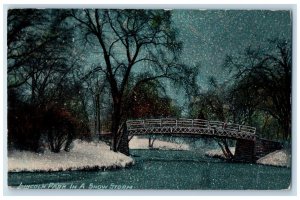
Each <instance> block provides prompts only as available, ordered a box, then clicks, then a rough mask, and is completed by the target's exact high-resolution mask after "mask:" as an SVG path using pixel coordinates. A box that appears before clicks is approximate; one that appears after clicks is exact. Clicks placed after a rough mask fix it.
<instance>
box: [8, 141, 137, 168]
mask: <svg viewBox="0 0 300 200" xmlns="http://www.w3.org/2000/svg"><path fill="white" fill-rule="evenodd" d="M133 162H134V161H133V159H132V158H130V157H128V156H125V155H124V154H121V153H116V152H113V151H111V150H110V148H109V146H108V145H106V144H105V143H103V142H99V143H95V142H91V143H88V142H84V141H80V140H76V141H74V148H73V149H71V150H70V152H65V151H62V152H61V153H53V152H50V151H46V152H45V153H43V154H37V153H33V152H28V151H12V152H9V154H8V171H9V172H20V171H65V170H82V169H107V168H118V167H126V166H128V165H131V164H133Z"/></svg>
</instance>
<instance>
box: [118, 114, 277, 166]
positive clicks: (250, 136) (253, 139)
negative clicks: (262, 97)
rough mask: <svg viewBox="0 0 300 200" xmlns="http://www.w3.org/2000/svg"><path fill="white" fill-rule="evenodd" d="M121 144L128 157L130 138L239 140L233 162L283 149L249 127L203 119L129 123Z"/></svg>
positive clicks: (247, 160) (124, 130) (254, 158)
mask: <svg viewBox="0 0 300 200" xmlns="http://www.w3.org/2000/svg"><path fill="white" fill-rule="evenodd" d="M124 125H126V126H125V128H123V134H122V136H121V140H120V143H119V144H120V145H119V146H120V150H121V152H122V153H124V154H127V155H128V154H129V145H128V143H129V140H130V139H129V138H131V137H132V136H134V135H144V136H146V135H169V136H180V137H187V136H188V137H217V138H229V139H233V140H236V148H235V153H234V160H236V161H243V162H254V161H255V160H256V159H257V149H259V155H261V154H266V153H269V152H271V151H274V150H277V149H280V144H278V142H274V141H266V140H262V139H260V138H258V137H257V135H256V128H255V127H251V126H246V125H240V124H233V123H226V122H220V121H209V120H203V119H173V118H164V119H143V120H141V119H138V120H127V121H126V123H125V124H124Z"/></svg>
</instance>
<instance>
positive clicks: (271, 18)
mask: <svg viewBox="0 0 300 200" xmlns="http://www.w3.org/2000/svg"><path fill="white" fill-rule="evenodd" d="M172 12H173V15H172V17H173V21H174V24H175V26H176V27H177V28H178V30H179V31H180V34H179V39H180V40H181V41H182V42H183V46H184V49H183V53H182V54H181V58H182V60H183V62H184V63H186V64H190V65H193V64H195V63H199V64H200V66H201V70H200V75H199V85H200V86H201V87H202V88H204V89H205V88H207V86H208V85H207V79H208V77H209V76H212V75H213V76H215V77H216V78H217V80H218V81H219V82H223V81H224V80H226V79H227V78H228V77H229V76H228V75H229V74H228V72H225V71H224V70H223V69H222V64H223V63H224V58H225V56H226V55H227V54H228V55H236V54H239V53H241V52H242V51H243V50H244V49H245V48H246V47H248V46H249V45H251V46H253V47H258V46H263V45H264V43H266V42H267V40H268V39H274V38H286V39H291V34H292V21H291V18H292V17H291V12H290V11H267V10H173V11H172ZM172 93H173V94H174V95H175V94H176V95H175V96H177V97H178V93H177V92H176V91H174V92H171V96H173V94H172ZM176 100H177V101H178V102H179V103H180V104H182V103H183V99H182V98H177V99H176Z"/></svg>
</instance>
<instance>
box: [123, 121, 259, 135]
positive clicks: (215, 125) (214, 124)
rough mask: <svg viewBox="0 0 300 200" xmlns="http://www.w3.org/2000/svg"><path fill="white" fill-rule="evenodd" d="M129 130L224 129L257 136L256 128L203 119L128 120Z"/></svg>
mask: <svg viewBox="0 0 300 200" xmlns="http://www.w3.org/2000/svg"><path fill="white" fill-rule="evenodd" d="M126 123H127V128H128V130H133V129H138V128H147V127H197V128H201V129H219V130H220V129H222V130H228V131H236V132H245V133H250V134H255V132H256V128H255V127H251V126H245V125H239V124H233V123H225V122H220V121H208V120H203V119H183V118H180V119H174V118H162V119H145V120H127V122H126Z"/></svg>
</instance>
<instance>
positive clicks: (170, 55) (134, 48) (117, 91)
mask: <svg viewBox="0 0 300 200" xmlns="http://www.w3.org/2000/svg"><path fill="white" fill-rule="evenodd" d="M71 16H72V17H73V18H74V19H75V20H76V21H77V22H79V24H80V25H81V26H82V28H83V29H84V31H85V32H84V33H85V36H86V39H87V40H93V39H94V40H95V41H97V42H98V44H99V49H100V51H99V52H100V53H101V56H102V60H100V61H99V67H98V70H99V71H100V72H102V73H104V74H105V76H106V80H107V81H108V82H109V88H110V94H111V97H112V101H113V102H112V105H113V111H112V127H111V131H112V134H113V139H112V149H113V150H114V151H117V150H118V146H117V143H118V138H119V127H120V124H121V123H122V122H121V121H122V116H125V115H124V110H123V105H124V102H125V101H126V96H127V95H126V94H128V93H130V90H132V88H135V85H138V84H141V83H143V82H147V81H151V80H157V79H162V78H168V79H171V80H175V79H176V80H178V81H179V80H181V81H182V80H183V79H184V76H185V75H186V74H187V73H184V72H191V71H188V68H185V67H183V65H179V64H178V63H177V61H178V60H177V56H178V53H179V52H180V50H181V43H180V42H177V40H176V30H175V29H174V28H173V27H172V22H171V13H170V11H164V10H99V9H93V10H89V9H84V10H72V11H71Z"/></svg>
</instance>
